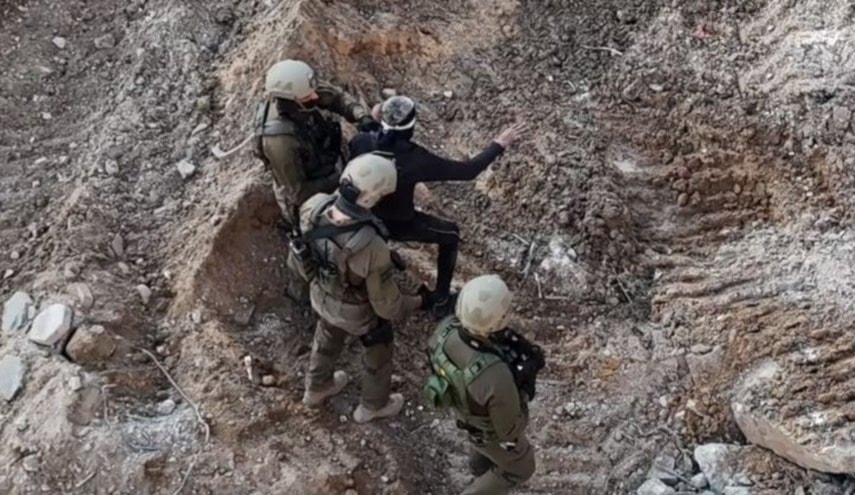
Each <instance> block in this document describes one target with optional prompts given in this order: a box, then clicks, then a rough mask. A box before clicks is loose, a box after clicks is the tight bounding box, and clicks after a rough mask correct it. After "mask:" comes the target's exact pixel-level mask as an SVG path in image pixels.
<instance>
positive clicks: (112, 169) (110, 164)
mask: <svg viewBox="0 0 855 495" xmlns="http://www.w3.org/2000/svg"><path fill="white" fill-rule="evenodd" d="M104 172H106V173H107V175H116V174H118V173H119V162H117V161H116V160H107V161H106V162H105V163H104Z"/></svg>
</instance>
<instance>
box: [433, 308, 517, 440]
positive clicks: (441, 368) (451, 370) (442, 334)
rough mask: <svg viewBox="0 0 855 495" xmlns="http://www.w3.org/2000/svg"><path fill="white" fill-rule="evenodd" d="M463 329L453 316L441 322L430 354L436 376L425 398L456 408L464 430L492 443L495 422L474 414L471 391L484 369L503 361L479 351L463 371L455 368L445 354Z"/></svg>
mask: <svg viewBox="0 0 855 495" xmlns="http://www.w3.org/2000/svg"><path fill="white" fill-rule="evenodd" d="M462 328H463V327H462V325H461V324H460V321H459V320H458V319H457V318H455V317H454V316H450V317H448V318H446V319H445V320H444V321H443V322H442V323H440V326H439V328H438V330H437V331H438V339H437V342H436V348H434V349H433V352H432V353H431V354H430V364H431V369H432V370H433V374H431V376H430V377H429V378H428V382H427V384H426V385H425V388H424V393H425V398H426V399H427V402H428V404H431V405H432V406H433V407H435V408H438V409H443V408H449V407H450V408H452V409H454V411H455V413H456V414H457V416H458V419H459V420H460V422H461V423H463V425H465V426H464V428H465V429H467V430H468V431H470V433H473V434H475V431H477V432H478V434H480V436H481V437H482V438H483V439H485V440H490V439H491V438H494V437H495V436H496V432H495V428H494V427H493V422H492V421H491V420H490V417H489V416H483V415H478V414H475V413H474V412H473V411H472V407H471V404H472V401H471V399H470V397H469V392H468V390H469V385H471V384H472V383H473V382H474V381H475V380H476V379H477V378H478V377H479V376H481V374H482V373H483V372H484V370H486V369H487V368H489V367H490V366H493V365H494V364H496V363H501V362H503V361H502V359H501V358H500V357H499V356H497V355H495V354H493V353H489V352H479V353H478V354H477V355H476V357H475V358H474V359H472V360H471V361H470V362H469V363H467V364H466V366H464V367H463V368H460V367H458V366H457V365H455V364H454V362H453V361H452V360H451V359H450V358H449V357H448V355H447V354H446V352H445V343H446V342H447V341H448V338H449V337H451V335H453V334H454V333H455V332H458V331H460V330H461V329H462Z"/></svg>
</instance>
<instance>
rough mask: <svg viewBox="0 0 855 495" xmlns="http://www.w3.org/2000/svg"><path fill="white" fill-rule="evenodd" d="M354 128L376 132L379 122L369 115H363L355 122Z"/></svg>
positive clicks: (378, 128)
mask: <svg viewBox="0 0 855 495" xmlns="http://www.w3.org/2000/svg"><path fill="white" fill-rule="evenodd" d="M356 130H358V131H359V132H376V131H379V130H380V122H377V121H376V120H374V118H373V117H371V116H370V115H364V116H363V117H362V118H360V119H359V121H358V122H357V123H356Z"/></svg>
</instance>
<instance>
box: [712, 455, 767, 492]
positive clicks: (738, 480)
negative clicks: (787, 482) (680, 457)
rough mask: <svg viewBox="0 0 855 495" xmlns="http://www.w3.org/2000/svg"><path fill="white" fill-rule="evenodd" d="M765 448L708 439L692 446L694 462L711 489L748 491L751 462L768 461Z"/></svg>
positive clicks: (717, 490) (753, 463) (765, 462)
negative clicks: (708, 440)
mask: <svg viewBox="0 0 855 495" xmlns="http://www.w3.org/2000/svg"><path fill="white" fill-rule="evenodd" d="M770 456H771V454H769V452H768V451H765V450H763V449H758V448H757V447H752V446H744V445H728V444H723V443H710V444H705V445H699V446H697V447H696V448H695V462H697V463H698V466H700V468H701V471H702V472H703V474H704V476H705V477H706V479H707V481H708V482H709V486H710V488H711V489H712V490H713V491H714V492H715V493H733V494H734V495H736V494H742V493H751V490H750V489H749V488H748V487H750V486H751V485H752V484H753V482H752V481H751V470H752V467H751V466H757V465H768V464H769V461H768V458H769V457H770Z"/></svg>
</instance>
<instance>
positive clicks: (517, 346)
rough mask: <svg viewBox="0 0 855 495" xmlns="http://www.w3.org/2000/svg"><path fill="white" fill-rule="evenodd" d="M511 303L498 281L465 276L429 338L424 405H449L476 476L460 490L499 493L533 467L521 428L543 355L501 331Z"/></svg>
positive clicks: (531, 452) (520, 480)
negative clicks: (465, 437) (448, 313)
mask: <svg viewBox="0 0 855 495" xmlns="http://www.w3.org/2000/svg"><path fill="white" fill-rule="evenodd" d="M510 307H511V292H510V291H509V290H508V287H507V285H505V283H504V282H503V281H502V279H501V278H499V277H498V276H496V275H486V276H481V277H477V278H475V279H472V280H471V281H469V282H468V283H467V284H466V285H465V286H464V287H463V290H462V291H461V292H460V296H459V298H458V300H457V305H456V309H455V314H454V315H452V316H449V317H448V318H446V319H445V320H443V321H442V322H440V324H439V326H438V328H437V330H436V333H434V335H433V336H432V337H431V339H430V341H429V349H430V351H429V353H430V356H431V366H432V368H433V374H432V375H431V377H430V379H429V381H428V384H427V385H426V387H425V393H426V397H427V399H428V402H430V403H431V404H432V405H434V406H435V407H438V408H443V407H449V408H451V409H452V410H453V411H454V413H455V416H456V417H457V426H458V427H459V428H461V429H462V430H464V431H466V432H467V433H468V437H469V442H470V468H471V469H472V472H473V474H475V476H476V478H475V480H474V481H473V482H472V484H471V485H469V486H468V487H467V488H466V489H465V490H464V491H463V495H502V494H505V493H508V491H509V490H510V489H511V488H513V487H515V486H517V485H519V484H521V483H523V482H524V481H526V480H527V479H529V478H531V476H532V475H533V474H534V471H535V460H534V449H533V447H532V445H531V444H530V443H529V441H528V439H527V438H526V436H525V430H526V426H527V424H528V401H529V400H530V399H531V398H532V397H533V396H534V380H535V378H536V374H537V371H538V370H540V369H541V368H542V367H543V353H542V351H541V350H540V348H539V347H537V346H534V345H532V344H531V343H530V342H528V341H527V340H525V338H523V337H522V336H521V335H519V334H517V333H516V332H513V331H511V330H507V329H506V328H505V319H506V317H507V314H508V312H509V310H510Z"/></svg>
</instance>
